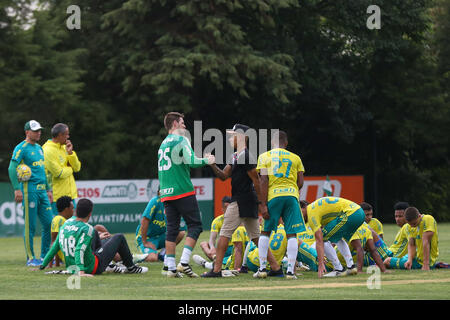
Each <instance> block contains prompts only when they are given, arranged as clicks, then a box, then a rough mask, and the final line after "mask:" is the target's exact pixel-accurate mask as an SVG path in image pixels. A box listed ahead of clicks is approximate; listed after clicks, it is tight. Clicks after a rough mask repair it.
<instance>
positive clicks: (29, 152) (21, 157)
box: [8, 120, 53, 266]
mask: <svg viewBox="0 0 450 320" xmlns="http://www.w3.org/2000/svg"><path fill="white" fill-rule="evenodd" d="M24 129H25V136H26V138H25V140H24V141H22V142H21V143H19V144H18V145H17V146H16V147H15V148H14V151H13V155H12V158H11V161H10V163H9V168H8V173H9V178H10V180H11V183H12V185H13V188H14V199H15V201H16V202H18V203H19V202H22V205H23V210H24V220H25V229H24V244H25V251H26V255H27V266H38V265H40V264H42V259H43V258H44V257H45V255H46V254H47V252H48V251H49V249H50V243H51V233H50V227H51V223H52V218H53V215H52V207H51V204H50V202H51V201H52V200H53V197H52V192H51V190H50V187H49V185H48V183H47V177H46V174H45V167H44V152H43V150H42V147H41V146H40V145H39V144H38V143H37V142H38V141H39V139H40V138H41V130H42V127H41V125H40V124H39V122H37V121H35V120H30V121H28V122H27V123H26V124H25V128H24ZM19 164H26V165H27V166H29V167H30V169H31V177H30V180H28V181H26V182H20V183H19V181H18V179H17V173H16V169H17V166H18V165H19ZM36 216H38V217H39V220H40V222H41V226H42V240H41V259H36V256H35V254H34V250H33V237H34V233H35V229H36Z"/></svg>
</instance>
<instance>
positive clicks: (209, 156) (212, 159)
mask: <svg viewBox="0 0 450 320" xmlns="http://www.w3.org/2000/svg"><path fill="white" fill-rule="evenodd" d="M205 159H207V160H208V165H212V164H214V163H216V157H215V156H213V155H212V154H211V153H206V154H205Z"/></svg>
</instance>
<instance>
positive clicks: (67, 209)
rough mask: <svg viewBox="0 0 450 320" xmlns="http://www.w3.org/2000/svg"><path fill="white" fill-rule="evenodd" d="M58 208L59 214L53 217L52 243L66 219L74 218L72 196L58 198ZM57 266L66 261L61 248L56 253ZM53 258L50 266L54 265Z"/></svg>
mask: <svg viewBox="0 0 450 320" xmlns="http://www.w3.org/2000/svg"><path fill="white" fill-rule="evenodd" d="M56 208H57V210H58V215H56V216H55V217H53V219H52V225H51V236H52V245H53V243H54V242H55V240H56V237H57V236H58V233H59V229H60V228H61V227H62V225H63V224H64V223H65V222H66V220H68V219H70V218H72V216H73V202H72V198H71V197H69V196H62V197H60V198H59V199H58V200H56ZM54 261H55V267H59V266H60V263H61V262H62V263H64V255H63V253H62V252H61V250H59V251H58V252H57V254H56V255H55V260H54ZM52 264H53V259H52V260H51V261H50V263H49V264H48V267H52Z"/></svg>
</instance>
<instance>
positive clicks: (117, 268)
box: [105, 263, 126, 273]
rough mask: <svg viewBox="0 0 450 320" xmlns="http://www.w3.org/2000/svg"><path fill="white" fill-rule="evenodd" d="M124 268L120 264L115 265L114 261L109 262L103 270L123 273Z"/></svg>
mask: <svg viewBox="0 0 450 320" xmlns="http://www.w3.org/2000/svg"><path fill="white" fill-rule="evenodd" d="M125 269H126V268H123V267H122V266H120V265H117V264H115V263H110V264H109V265H108V266H107V267H106V269H105V272H107V273H124V272H125Z"/></svg>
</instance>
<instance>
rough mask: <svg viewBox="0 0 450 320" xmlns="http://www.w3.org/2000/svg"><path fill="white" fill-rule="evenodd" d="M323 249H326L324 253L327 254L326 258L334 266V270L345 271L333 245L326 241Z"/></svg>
mask: <svg viewBox="0 0 450 320" xmlns="http://www.w3.org/2000/svg"><path fill="white" fill-rule="evenodd" d="M323 249H324V252H325V256H326V257H327V258H328V260H330V261H331V263H332V264H333V268H334V270H342V269H344V267H342V264H341V263H340V262H339V259H338V256H337V254H336V250H334V248H333V246H332V245H331V242H330V241H325V242H324V243H323Z"/></svg>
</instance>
